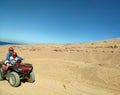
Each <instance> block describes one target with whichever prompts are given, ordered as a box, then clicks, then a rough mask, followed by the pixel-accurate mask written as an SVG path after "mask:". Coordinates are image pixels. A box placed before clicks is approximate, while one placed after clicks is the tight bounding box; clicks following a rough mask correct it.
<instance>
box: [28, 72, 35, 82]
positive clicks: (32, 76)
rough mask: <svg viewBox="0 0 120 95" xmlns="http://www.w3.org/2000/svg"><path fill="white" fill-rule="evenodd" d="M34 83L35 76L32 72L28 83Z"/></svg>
mask: <svg viewBox="0 0 120 95" xmlns="http://www.w3.org/2000/svg"><path fill="white" fill-rule="evenodd" d="M34 81H35V75H34V72H31V73H30V76H29V79H28V82H30V83H33V82H34Z"/></svg>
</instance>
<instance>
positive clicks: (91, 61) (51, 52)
mask: <svg viewBox="0 0 120 95" xmlns="http://www.w3.org/2000/svg"><path fill="white" fill-rule="evenodd" d="M10 46H12V47H14V48H15V50H16V51H17V52H18V54H19V55H20V56H22V57H23V58H24V62H29V63H31V64H33V66H34V72H35V77H36V81H35V82H34V83H27V82H25V83H22V84H21V86H19V87H17V88H14V87H11V86H10V85H9V83H8V82H7V81H6V80H5V81H0V95H25V94H26V95H120V39H111V40H104V41H98V42H87V43H74V44H33V45H6V46H0V60H4V59H5V56H6V53H7V49H8V47H10Z"/></svg>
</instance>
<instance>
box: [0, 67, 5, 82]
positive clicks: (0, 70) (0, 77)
mask: <svg viewBox="0 0 120 95" xmlns="http://www.w3.org/2000/svg"><path fill="white" fill-rule="evenodd" d="M0 80H1V81H2V80H4V77H3V71H2V69H1V68H0Z"/></svg>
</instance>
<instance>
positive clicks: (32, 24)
mask: <svg viewBox="0 0 120 95" xmlns="http://www.w3.org/2000/svg"><path fill="white" fill-rule="evenodd" d="M118 37H120V0H0V40H1V41H10V42H11V41H12V42H24V43H71V42H83V41H96V40H103V39H110V38H118Z"/></svg>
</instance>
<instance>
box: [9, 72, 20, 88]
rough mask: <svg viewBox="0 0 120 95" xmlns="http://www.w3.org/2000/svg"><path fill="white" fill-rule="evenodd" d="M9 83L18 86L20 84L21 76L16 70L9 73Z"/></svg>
mask: <svg viewBox="0 0 120 95" xmlns="http://www.w3.org/2000/svg"><path fill="white" fill-rule="evenodd" d="M9 83H10V85H11V86H13V87H17V86H19V84H20V77H19V75H18V74H17V73H16V72H11V73H10V75H9Z"/></svg>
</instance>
